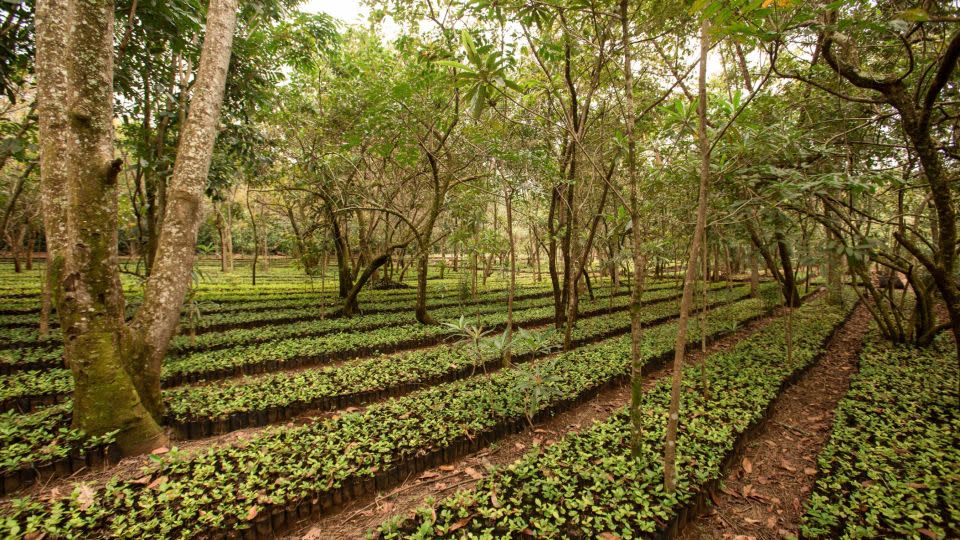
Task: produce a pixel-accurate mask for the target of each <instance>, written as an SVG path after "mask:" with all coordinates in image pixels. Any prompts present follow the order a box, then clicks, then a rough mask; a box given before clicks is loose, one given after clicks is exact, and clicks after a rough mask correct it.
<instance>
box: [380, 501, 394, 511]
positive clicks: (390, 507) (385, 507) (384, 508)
mask: <svg viewBox="0 0 960 540" xmlns="http://www.w3.org/2000/svg"><path fill="white" fill-rule="evenodd" d="M394 506H396V505H395V504H393V502H392V501H386V502H384V503H383V504H381V505H380V510H382V511H384V512H391V511H393V507H394Z"/></svg>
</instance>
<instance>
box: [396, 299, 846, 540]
mask: <svg viewBox="0 0 960 540" xmlns="http://www.w3.org/2000/svg"><path fill="white" fill-rule="evenodd" d="M849 312H850V309H849V308H841V307H834V306H828V305H825V304H824V303H823V302H819V301H818V302H814V303H811V304H809V305H807V306H805V307H802V308H800V309H799V310H797V311H796V312H795V313H794V314H793V316H792V317H793V321H792V326H793V329H792V334H793V348H792V357H791V358H790V359H789V360H788V358H787V354H786V349H787V347H786V339H785V337H786V336H785V333H786V320H785V317H781V318H779V319H778V320H776V321H774V322H772V323H771V324H770V325H768V326H766V327H765V328H764V329H762V330H761V331H759V332H757V333H755V334H754V335H752V336H751V337H749V338H747V339H745V340H743V341H741V342H740V343H738V344H737V345H736V346H735V347H733V348H732V349H730V350H728V351H726V352H722V353H718V354H714V355H711V356H710V357H708V358H707V359H706V360H705V364H704V366H702V367H701V366H690V367H687V368H685V369H684V378H683V381H684V383H683V386H682V394H681V396H682V398H681V409H680V429H679V437H678V441H677V470H678V481H677V487H676V491H675V492H673V493H667V492H666V491H665V489H664V486H663V484H664V482H663V475H664V472H663V461H662V457H663V447H664V433H665V426H666V421H667V411H668V408H669V402H670V380H669V379H664V380H662V381H660V382H659V383H658V384H657V385H656V386H655V387H654V388H653V389H651V390H650V391H649V392H647V393H645V394H644V395H643V397H642V401H641V405H640V409H641V411H642V412H641V414H640V415H639V417H640V420H641V423H642V426H641V430H640V436H641V441H640V445H639V452H638V453H637V454H636V455H634V454H632V453H631V446H630V443H631V435H632V432H631V424H630V418H629V413H628V411H627V410H626V409H625V408H624V409H621V410H620V411H618V412H617V413H615V414H614V415H613V416H612V417H611V418H609V419H607V420H604V421H601V422H597V423H595V424H594V425H593V426H591V427H590V428H588V429H586V430H585V431H582V432H579V433H575V434H572V435H568V436H566V437H565V438H563V439H562V440H561V441H560V442H558V443H556V444H554V445H552V446H550V447H548V448H536V449H534V450H533V451H531V452H530V453H528V454H527V455H526V456H524V457H523V458H521V459H519V460H518V461H516V462H514V463H512V464H511V465H509V466H507V467H505V468H503V469H498V470H497V471H495V472H494V473H493V474H491V475H489V476H487V477H486V478H484V479H483V480H481V481H480V483H478V484H477V486H476V487H475V488H473V489H470V490H464V491H461V492H459V493H457V494H455V495H454V496H452V497H450V498H448V499H445V500H443V501H441V502H440V503H439V504H437V505H436V506H431V507H426V508H421V509H419V510H417V511H416V512H415V513H414V515H413V517H409V518H403V517H398V518H396V519H394V520H391V521H388V522H387V523H386V524H385V525H384V526H383V527H382V528H381V530H380V531H379V536H380V537H381V538H434V537H458V538H511V537H525V536H529V537H534V538H604V537H609V538H639V537H644V538H646V537H660V536H664V537H665V536H667V535H668V531H669V530H670V527H671V524H672V522H673V521H674V520H675V519H677V518H678V517H679V515H680V514H681V513H682V512H683V510H684V508H685V507H687V506H688V505H691V504H693V502H694V500H695V499H696V498H697V497H698V496H703V495H704V494H705V493H706V491H707V488H708V487H710V486H711V485H713V484H715V483H717V482H718V481H719V479H720V478H722V475H723V469H724V467H725V464H726V463H728V462H729V460H730V458H731V457H732V456H733V455H734V454H735V451H736V448H737V447H738V445H741V444H742V443H743V441H744V440H745V438H744V435H745V434H747V433H748V432H749V431H750V430H751V428H752V427H754V426H756V425H757V424H758V423H759V422H760V421H761V420H762V419H763V418H764V417H765V415H766V412H767V410H768V407H769V406H770V404H771V403H772V401H773V400H774V399H775V398H776V397H777V396H778V395H779V393H780V391H781V390H782V388H783V387H784V385H785V384H788V383H789V382H790V381H791V380H792V379H793V378H794V377H796V376H797V375H798V374H799V373H801V372H802V371H803V370H804V368H805V367H808V366H809V365H811V364H812V363H813V362H814V361H815V359H816V358H817V357H818V356H819V355H820V354H821V353H822V352H823V351H824V349H825V347H826V343H827V341H828V339H829V337H830V336H831V335H832V333H833V332H834V331H835V329H836V328H838V326H839V325H840V324H841V323H842V322H843V321H844V319H845V317H846V316H847V315H848V313H849ZM701 369H703V371H702V372H701ZM703 381H706V383H707V384H706V388H705V387H704V385H703Z"/></svg>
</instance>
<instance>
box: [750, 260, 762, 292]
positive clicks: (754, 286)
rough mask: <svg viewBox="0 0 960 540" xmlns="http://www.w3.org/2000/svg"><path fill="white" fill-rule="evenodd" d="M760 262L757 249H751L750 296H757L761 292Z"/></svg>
mask: <svg viewBox="0 0 960 540" xmlns="http://www.w3.org/2000/svg"><path fill="white" fill-rule="evenodd" d="M759 265H760V262H759V261H758V260H757V251H756V249H752V250H750V298H756V297H757V295H758V294H759V293H760V267H759Z"/></svg>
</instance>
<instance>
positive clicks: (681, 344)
mask: <svg viewBox="0 0 960 540" xmlns="http://www.w3.org/2000/svg"><path fill="white" fill-rule="evenodd" d="M707 27H708V23H707V21H706V19H704V20H703V22H702V23H701V26H700V79H699V80H700V84H699V87H700V92H699V99H698V101H697V116H698V119H699V122H698V124H699V125H698V137H697V140H698V141H699V143H700V144H699V146H700V190H699V191H700V193H699V196H698V200H697V225H696V228H695V230H694V232H693V241H692V242H691V243H690V256H689V257H688V259H687V270H686V276H685V278H684V280H683V296H682V300H681V301H680V318H679V319H678V320H677V337H676V341H675V342H674V348H673V374H672V377H671V383H672V385H671V389H670V408H669V412H668V416H667V433H666V443H665V446H664V454H663V477H664V488H665V489H666V491H667V493H673V491H674V490H675V489H676V485H677V473H676V462H677V429H678V427H679V424H680V390H681V388H680V384H681V380H682V378H683V357H684V354H685V352H686V345H687V322H688V319H689V317H690V304H691V301H692V300H693V287H694V280H695V278H696V274H697V255H698V253H699V252H700V243H701V242H702V241H703V237H704V232H705V230H706V223H707V195H708V190H709V187H710V141H709V140H707V52H708V50H709V49H710V42H709V39H708V37H707Z"/></svg>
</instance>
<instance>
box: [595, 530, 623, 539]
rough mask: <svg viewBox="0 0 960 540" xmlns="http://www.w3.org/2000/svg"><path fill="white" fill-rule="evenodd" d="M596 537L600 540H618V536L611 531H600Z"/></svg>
mask: <svg viewBox="0 0 960 540" xmlns="http://www.w3.org/2000/svg"><path fill="white" fill-rule="evenodd" d="M597 538H599V539H600V540H620V537H619V536H617V535H615V534H613V533H612V532H602V533H600V536H598V537H597Z"/></svg>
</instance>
